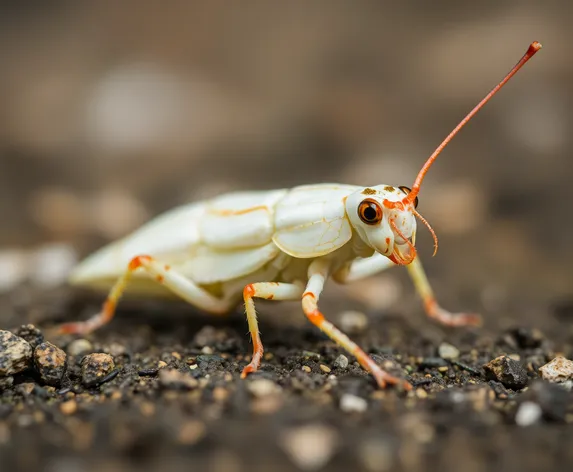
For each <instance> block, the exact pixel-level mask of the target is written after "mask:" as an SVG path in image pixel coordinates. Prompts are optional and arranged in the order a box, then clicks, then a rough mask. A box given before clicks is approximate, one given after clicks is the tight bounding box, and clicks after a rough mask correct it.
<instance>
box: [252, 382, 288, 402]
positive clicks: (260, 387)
mask: <svg viewBox="0 0 573 472" xmlns="http://www.w3.org/2000/svg"><path fill="white" fill-rule="evenodd" d="M247 389H248V390H249V392H251V394H252V395H253V396H255V397H257V398H262V397H266V396H268V395H274V394H277V393H279V392H280V390H281V389H280V387H279V386H278V385H277V384H275V383H274V382H273V381H272V380H268V379H255V380H253V381H251V382H249V383H248V385H247Z"/></svg>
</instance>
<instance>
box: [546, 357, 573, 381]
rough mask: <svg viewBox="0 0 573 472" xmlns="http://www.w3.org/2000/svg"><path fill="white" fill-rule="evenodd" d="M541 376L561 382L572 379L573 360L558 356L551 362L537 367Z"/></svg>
mask: <svg viewBox="0 0 573 472" xmlns="http://www.w3.org/2000/svg"><path fill="white" fill-rule="evenodd" d="M539 371H540V372H541V377H543V379H544V380H547V381H549V382H553V383H563V382H567V381H568V380H573V361H570V360H569V359H565V358H564V357H561V356H558V357H556V358H555V359H553V360H552V361H551V362H548V363H547V364H545V365H544V366H542V367H540V368H539Z"/></svg>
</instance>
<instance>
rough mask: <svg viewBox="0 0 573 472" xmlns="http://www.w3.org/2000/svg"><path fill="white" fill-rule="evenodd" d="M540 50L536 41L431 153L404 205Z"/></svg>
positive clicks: (410, 201) (412, 199) (415, 194)
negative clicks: (449, 147)
mask: <svg viewBox="0 0 573 472" xmlns="http://www.w3.org/2000/svg"><path fill="white" fill-rule="evenodd" d="M540 49H541V44H540V43H538V42H537V41H534V42H533V43H531V45H530V46H529V48H528V49H527V52H526V53H525V54H524V55H523V56H522V58H521V59H520V60H519V61H518V62H517V64H516V65H515V66H514V67H513V68H512V69H511V70H510V71H509V73H508V74H507V75H506V76H505V77H504V79H503V80H502V81H501V82H500V83H499V84H497V85H496V86H495V87H494V88H493V89H491V91H490V92H489V93H488V94H487V95H486V96H485V97H484V98H483V99H482V100H481V101H480V102H479V103H478V104H477V105H476V106H475V107H474V108H473V110H472V111H470V112H469V113H468V114H467V115H466V117H465V118H464V119H463V120H462V121H460V123H459V124H458V125H457V126H456V127H455V128H454V129H453V130H452V131H451V132H450V134H448V136H447V137H446V139H444V140H443V141H442V143H441V144H440V145H439V146H438V147H437V148H436V150H435V151H434V152H433V153H432V155H431V156H430V157H429V158H428V160H427V161H426V163H425V164H424V165H423V166H422V169H421V170H420V172H419V173H418V176H417V177H416V180H415V181H414V185H412V191H411V192H410V193H409V194H408V195H407V196H406V197H404V199H403V200H402V201H403V202H404V203H413V202H414V200H415V199H416V197H417V195H418V193H419V192H420V187H421V185H422V181H423V180H424V176H425V175H426V173H427V172H428V170H429V169H430V167H431V166H432V164H433V163H434V161H435V160H436V158H437V157H438V155H439V154H440V153H441V152H442V150H443V149H444V148H445V147H446V146H447V145H448V143H449V142H450V141H451V140H452V138H453V137H454V136H455V135H456V134H458V132H459V131H460V130H461V129H462V128H463V127H464V126H465V125H466V124H467V123H468V122H469V121H470V120H471V119H472V118H473V117H474V115H475V114H476V113H477V112H478V111H480V110H481V109H482V108H483V106H484V105H485V104H486V103H487V102H488V101H489V100H490V99H491V98H492V97H493V96H494V95H495V94H496V93H497V92H499V90H500V89H501V88H502V87H503V86H504V85H505V84H506V83H507V82H508V81H509V79H511V78H512V77H513V76H514V75H515V74H516V73H517V71H518V70H519V69H521V67H523V65H524V64H525V63H526V62H527V61H529V59H531V58H532V57H533V56H534V54H535V53H536V52H537V51H539V50H540Z"/></svg>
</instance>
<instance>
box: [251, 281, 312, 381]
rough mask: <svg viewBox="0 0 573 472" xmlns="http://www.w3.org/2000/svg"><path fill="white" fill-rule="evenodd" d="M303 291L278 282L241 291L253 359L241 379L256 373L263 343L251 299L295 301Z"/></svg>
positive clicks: (295, 286)
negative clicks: (251, 343) (251, 342)
mask: <svg viewBox="0 0 573 472" xmlns="http://www.w3.org/2000/svg"><path fill="white" fill-rule="evenodd" d="M303 291H304V287H303V286H301V285H297V284H287V283H278V282H260V283H254V284H249V285H247V286H246V287H245V289H244V290H243V298H244V299H245V311H246V312H247V323H248V324H249V332H250V333H251V339H252V340H253V357H252V359H251V362H250V363H249V365H247V366H246V367H245V368H244V369H243V372H242V373H241V378H243V379H244V378H245V377H246V376H247V375H248V374H250V373H252V372H256V371H257V370H258V368H259V366H260V364H261V359H262V358H263V351H264V350H263V343H262V342H261V337H260V334H259V324H258V322H257V312H256V310H255V302H254V300H253V298H264V299H266V300H297V299H299V298H300V296H301V295H302V293H303Z"/></svg>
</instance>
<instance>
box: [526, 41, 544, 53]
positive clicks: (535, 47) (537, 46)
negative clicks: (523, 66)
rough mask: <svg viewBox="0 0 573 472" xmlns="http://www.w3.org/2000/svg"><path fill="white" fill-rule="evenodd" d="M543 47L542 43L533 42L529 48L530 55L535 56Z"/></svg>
mask: <svg viewBox="0 0 573 472" xmlns="http://www.w3.org/2000/svg"><path fill="white" fill-rule="evenodd" d="M542 47H543V46H542V45H541V43H540V42H539V41H533V42H532V43H531V45H530V46H529V51H528V52H529V53H530V54H535V53H536V52H537V51H539V50H540V49H541V48H542Z"/></svg>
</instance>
